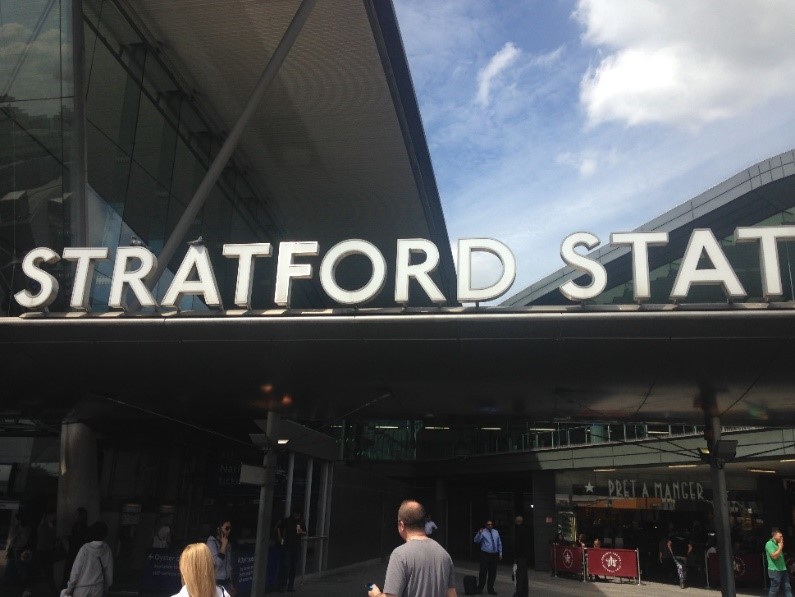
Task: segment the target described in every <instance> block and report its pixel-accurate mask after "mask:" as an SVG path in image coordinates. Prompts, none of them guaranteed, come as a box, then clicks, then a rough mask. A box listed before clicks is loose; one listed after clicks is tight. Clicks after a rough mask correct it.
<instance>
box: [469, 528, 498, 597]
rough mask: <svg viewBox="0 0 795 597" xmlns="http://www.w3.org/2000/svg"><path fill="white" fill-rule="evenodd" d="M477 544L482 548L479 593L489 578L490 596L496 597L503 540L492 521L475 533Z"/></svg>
mask: <svg viewBox="0 0 795 597" xmlns="http://www.w3.org/2000/svg"><path fill="white" fill-rule="evenodd" d="M475 543H477V544H478V545H479V546H480V573H479V574H478V593H482V592H483V587H485V586H486V584H487V583H486V579H487V576H488V589H489V595H496V594H497V591H495V590H494V581H495V580H496V579H497V562H499V561H500V560H502V540H501V539H500V532H499V531H498V530H496V529H495V528H494V523H493V522H492V521H491V520H487V521H486V525H485V526H484V527H483V528H482V529H480V530H479V531H478V532H477V533H475Z"/></svg>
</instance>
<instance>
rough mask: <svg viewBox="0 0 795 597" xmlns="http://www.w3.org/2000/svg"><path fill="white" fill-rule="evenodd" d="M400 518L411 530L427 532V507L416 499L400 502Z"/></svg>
mask: <svg viewBox="0 0 795 597" xmlns="http://www.w3.org/2000/svg"><path fill="white" fill-rule="evenodd" d="M398 520H399V521H401V522H402V523H403V526H405V527H406V528H407V529H408V530H410V531H423V532H425V508H423V507H422V504H420V503H419V502H418V501H416V500H405V501H404V502H403V503H402V504H400V508H399V509H398Z"/></svg>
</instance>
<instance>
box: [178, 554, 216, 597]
mask: <svg viewBox="0 0 795 597" xmlns="http://www.w3.org/2000/svg"><path fill="white" fill-rule="evenodd" d="M179 573H180V575H181V576H182V582H183V585H182V590H181V591H180V592H179V593H177V594H176V595H174V596H173V597H229V593H227V592H226V589H224V588H223V587H219V586H218V585H216V584H215V566H214V565H213V556H212V554H211V553H210V548H209V547H207V544H206V543H191V544H190V545H188V546H187V547H186V548H185V549H183V550H182V555H180V556H179Z"/></svg>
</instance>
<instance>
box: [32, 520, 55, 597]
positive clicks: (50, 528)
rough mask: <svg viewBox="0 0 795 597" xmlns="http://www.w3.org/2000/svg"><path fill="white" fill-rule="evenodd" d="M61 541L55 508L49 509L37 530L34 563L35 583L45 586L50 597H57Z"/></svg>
mask: <svg viewBox="0 0 795 597" xmlns="http://www.w3.org/2000/svg"><path fill="white" fill-rule="evenodd" d="M59 543H60V540H59V539H58V537H57V535H56V532H55V508H54V507H52V508H48V509H47V511H46V512H45V514H44V516H43V517H42V519H41V522H39V526H38V529H37V530H36V550H35V552H34V554H35V555H34V557H33V561H34V563H35V570H36V572H35V574H34V577H35V579H34V582H35V581H38V582H39V583H41V584H43V585H44V586H45V587H46V588H47V591H48V593H49V595H56V594H57V593H58V590H57V589H56V587H55V558H56V548H57V547H58V545H59Z"/></svg>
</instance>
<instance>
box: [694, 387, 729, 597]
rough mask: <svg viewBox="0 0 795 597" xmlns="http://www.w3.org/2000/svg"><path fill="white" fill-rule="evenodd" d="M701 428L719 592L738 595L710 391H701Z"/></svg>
mask: <svg viewBox="0 0 795 597" xmlns="http://www.w3.org/2000/svg"><path fill="white" fill-rule="evenodd" d="M701 399H702V407H703V409H704V427H705V435H706V438H707V445H708V448H709V451H710V454H709V472H710V479H711V481H712V508H713V510H714V512H715V535H716V539H717V545H716V548H717V550H718V553H717V556H718V565H719V568H720V591H721V595H722V596H723V597H734V596H735V595H736V594H737V591H736V589H735V582H734V566H733V557H732V542H731V541H732V540H731V526H730V525H729V497H728V491H727V489H726V472H725V471H724V469H723V467H724V465H725V461H724V460H723V458H722V456H721V455H720V454H719V453H718V451H719V450H718V446H719V442H720V441H721V439H720V438H721V426H720V416H719V414H718V408H717V402H716V400H715V396H714V393H713V392H712V391H709V390H707V391H704V390H702V394H701Z"/></svg>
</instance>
